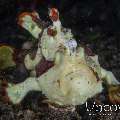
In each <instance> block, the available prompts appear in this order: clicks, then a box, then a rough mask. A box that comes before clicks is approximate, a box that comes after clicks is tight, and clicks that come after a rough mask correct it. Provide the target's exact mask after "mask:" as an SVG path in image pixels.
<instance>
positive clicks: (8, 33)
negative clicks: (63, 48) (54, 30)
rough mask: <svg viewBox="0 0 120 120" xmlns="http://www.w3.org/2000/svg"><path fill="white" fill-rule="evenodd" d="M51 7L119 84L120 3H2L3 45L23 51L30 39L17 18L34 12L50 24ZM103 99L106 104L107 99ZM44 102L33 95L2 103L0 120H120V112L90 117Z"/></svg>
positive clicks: (17, 0) (59, 0)
mask: <svg viewBox="0 0 120 120" xmlns="http://www.w3.org/2000/svg"><path fill="white" fill-rule="evenodd" d="M48 7H57V8H58V9H59V12H60V19H61V21H62V24H63V26H65V27H68V28H71V29H72V32H73V34H74V36H75V38H76V39H77V41H78V43H79V44H85V45H87V46H89V47H90V48H91V49H92V50H93V52H94V53H96V54H98V55H99V61H100V64H101V66H102V67H104V68H106V69H107V70H110V71H112V72H113V73H114V74H115V76H116V78H117V79H118V80H119V81H120V1H119V0H0V43H7V44H9V45H11V46H13V47H15V48H18V49H20V48H21V45H22V44H23V43H24V42H25V41H27V40H30V39H31V36H30V35H29V34H28V33H27V32H26V31H25V30H23V29H21V28H20V27H19V26H18V25H17V22H16V21H17V20H16V19H17V15H18V14H19V13H20V12H22V11H29V10H32V9H35V10H37V12H39V14H40V16H41V18H42V19H43V20H45V21H48V20H49V19H48V17H46V16H47V11H48ZM103 94H105V93H103ZM101 96H102V99H103V100H101V101H104V95H101ZM41 100H42V96H41V93H36V92H31V93H29V94H28V95H27V96H26V98H25V100H24V101H23V102H22V103H21V104H20V105H11V104H5V103H3V102H2V101H0V120H109V119H110V118H111V120H120V112H119V111H117V112H112V113H111V114H112V115H111V116H105V115H103V114H100V113H99V112H97V113H96V114H95V115H94V116H90V115H88V112H87V111H86V109H85V105H82V106H77V107H76V111H75V112H71V111H67V112H64V111H61V109H60V110H59V109H58V110H54V109H52V108H48V106H47V105H44V104H42V103H41V102H40V101H41ZM92 102H93V100H90V101H89V103H92ZM108 104H109V103H108ZM102 112H104V113H105V111H102Z"/></svg>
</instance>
